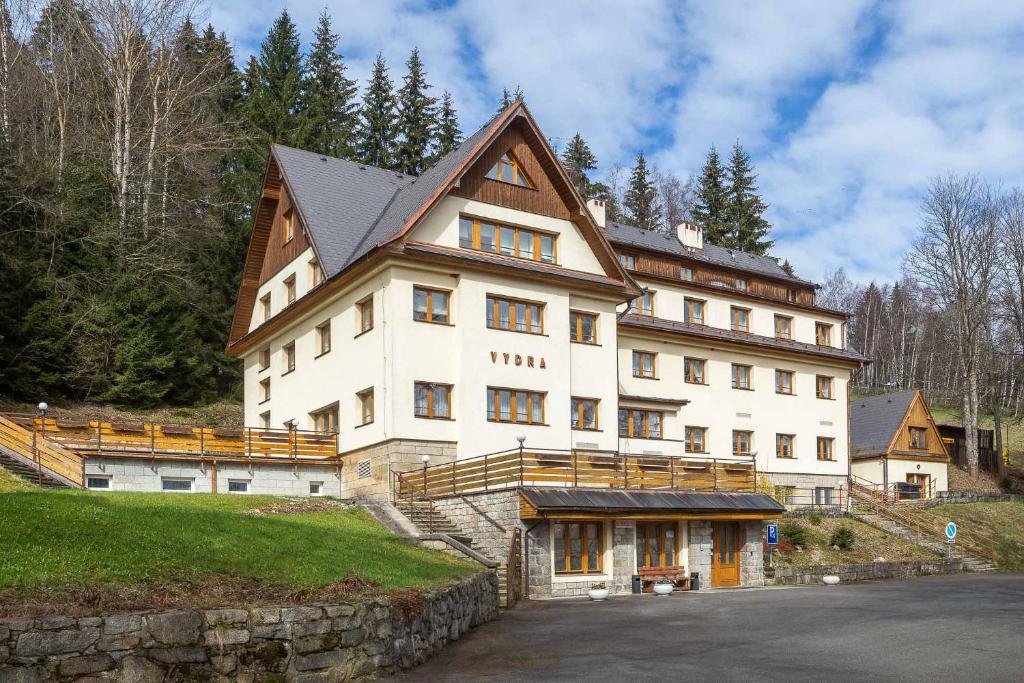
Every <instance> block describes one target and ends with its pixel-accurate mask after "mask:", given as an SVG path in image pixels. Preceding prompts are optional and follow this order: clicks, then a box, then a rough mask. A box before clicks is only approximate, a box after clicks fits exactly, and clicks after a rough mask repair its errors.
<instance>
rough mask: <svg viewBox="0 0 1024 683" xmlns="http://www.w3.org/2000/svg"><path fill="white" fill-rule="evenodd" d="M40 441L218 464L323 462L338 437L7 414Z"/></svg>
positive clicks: (90, 451)
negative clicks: (258, 461) (213, 458)
mask: <svg viewBox="0 0 1024 683" xmlns="http://www.w3.org/2000/svg"><path fill="white" fill-rule="evenodd" d="M8 417H9V419H11V421H13V422H15V423H17V424H19V425H21V426H22V427H24V428H25V429H27V430H29V431H35V432H36V433H37V434H38V435H39V437H41V438H42V439H44V440H45V441H47V442H49V443H53V444H57V445H59V446H62V447H64V448H66V449H68V450H70V451H73V452H75V453H78V454H80V455H108V454H109V455H125V456H148V457H175V458H182V457H184V458H188V457H195V458H211V457H215V458H218V459H223V460H251V459H274V460H284V459H289V460H329V459H337V458H338V435H337V434H335V433H323V432H312V431H305V430H300V429H262V428H255V427H245V428H228V427H194V426H190V425H174V424H157V423H154V422H110V421H102V420H65V419H53V418H45V419H44V418H39V417H32V416H25V415H9V416H8Z"/></svg>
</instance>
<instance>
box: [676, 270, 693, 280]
mask: <svg viewBox="0 0 1024 683" xmlns="http://www.w3.org/2000/svg"><path fill="white" fill-rule="evenodd" d="M679 279H680V280H686V281H687V282H690V281H691V280H693V268H687V267H686V266H683V267H682V268H680V269H679Z"/></svg>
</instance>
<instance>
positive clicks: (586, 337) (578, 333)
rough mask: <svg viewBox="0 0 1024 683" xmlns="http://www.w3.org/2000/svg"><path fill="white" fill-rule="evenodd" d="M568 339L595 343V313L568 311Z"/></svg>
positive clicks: (583, 342) (581, 342)
mask: <svg viewBox="0 0 1024 683" xmlns="http://www.w3.org/2000/svg"><path fill="white" fill-rule="evenodd" d="M569 341H573V342H577V343H580V344H596V343H597V314H595V313H580V312H578V311H570V312H569Z"/></svg>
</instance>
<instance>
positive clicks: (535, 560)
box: [525, 522, 551, 600]
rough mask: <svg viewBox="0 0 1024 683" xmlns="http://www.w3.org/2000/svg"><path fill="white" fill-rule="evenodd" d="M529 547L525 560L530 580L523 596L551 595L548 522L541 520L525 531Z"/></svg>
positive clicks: (540, 597) (547, 596)
mask: <svg viewBox="0 0 1024 683" xmlns="http://www.w3.org/2000/svg"><path fill="white" fill-rule="evenodd" d="M526 536H527V539H528V540H527V545H528V547H529V550H528V554H527V556H526V562H527V563H528V565H529V567H530V582H529V583H528V584H527V586H526V595H525V597H526V598H528V599H530V600H540V599H543V598H550V597H551V532H550V531H549V527H548V522H541V523H540V524H538V525H537V526H535V527H534V528H533V529H531V530H530V531H528V532H527V534H526Z"/></svg>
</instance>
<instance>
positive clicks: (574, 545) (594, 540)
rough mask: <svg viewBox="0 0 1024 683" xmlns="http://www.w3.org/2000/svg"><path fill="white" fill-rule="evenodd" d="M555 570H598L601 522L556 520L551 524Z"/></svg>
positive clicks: (589, 572)
mask: <svg viewBox="0 0 1024 683" xmlns="http://www.w3.org/2000/svg"><path fill="white" fill-rule="evenodd" d="M551 535H552V540H553V543H552V547H553V548H554V565H553V566H554V569H555V574H600V573H601V568H602V566H603V565H604V557H603V556H604V525H603V524H602V523H601V522H555V523H554V524H552V525H551Z"/></svg>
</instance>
